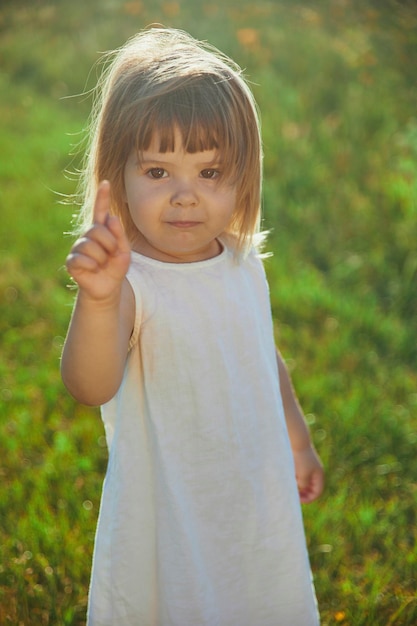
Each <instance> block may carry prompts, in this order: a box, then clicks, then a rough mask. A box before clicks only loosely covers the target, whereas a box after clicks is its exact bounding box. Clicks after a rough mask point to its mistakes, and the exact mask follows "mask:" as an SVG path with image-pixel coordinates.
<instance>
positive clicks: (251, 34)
mask: <svg viewBox="0 0 417 626" xmlns="http://www.w3.org/2000/svg"><path fill="white" fill-rule="evenodd" d="M151 23H160V24H164V25H166V26H175V27H179V28H183V29H185V30H187V31H189V32H190V33H191V34H192V35H194V36H195V37H198V38H202V39H207V40H209V41H210V42H211V43H212V44H214V45H216V46H218V47H219V48H221V49H222V50H223V51H224V52H226V53H227V54H229V55H230V56H232V57H233V58H234V59H235V60H236V61H237V62H238V63H239V64H240V65H241V66H242V67H243V68H245V73H246V75H247V76H248V77H249V79H250V81H251V83H252V87H253V91H254V92H255V95H256V98H257V100H258V103H259V105H260V108H261V112H262V126H263V138H264V147H265V185H264V227H265V228H267V229H269V230H270V231H271V234H270V237H269V243H268V249H269V250H270V251H271V252H273V256H272V257H271V258H270V259H268V260H267V261H266V268H267V272H268V276H269V279H270V284H271V299H272V307H273V314H274V319H275V322H276V333H277V341H278V343H279V345H280V348H281V350H282V352H283V355H284V357H285V358H286V360H287V363H288V366H289V368H290V370H291V372H292V376H293V380H294V383H295V386H296V389H297V392H298V395H299V397H300V400H301V402H302V405H303V407H304V410H305V412H306V415H307V419H308V422H309V424H310V427H311V431H312V436H313V439H314V442H315V445H316V447H317V449H318V451H319V453H320V455H321V457H322V459H323V461H324V463H325V466H326V472H327V488H326V492H325V494H324V495H323V496H322V498H321V499H320V500H319V501H318V502H316V503H314V504H312V505H309V506H306V507H304V518H305V525H306V533H307V539H308V544H309V550H310V556H311V563H312V568H313V574H314V577H315V583H316V590H317V596H318V600H319V605H320V610H321V615H322V623H323V625H330V624H341V625H343V626H347V625H350V626H361V625H365V624H368V625H372V626H375V625H377V626H379V625H383V626H387V625H394V624H395V625H400V624H401V625H412V624H416V623H417V598H416V572H417V547H416V491H417V462H416V446H417V388H416V383H417V373H416V361H417V344H416V330H417V317H416V316H417V246H416V241H417V173H416V164H417V114H416V95H417V88H416V67H417V3H416V2H407V1H405V0H404V1H403V2H400V1H394V0H386V1H385V2H379V1H377V0H374V1H373V2H372V1H371V0H322V1H320V2H318V1H317V2H314V1H313V2H307V1H301V0H270V1H267V0H257V1H256V2H250V1H248V0H239V1H237V0H236V1H233V0H222V2H216V0H212V1H211V2H205V1H197V0H178V1H161V0H152V2H151V1H150V0H131V1H127V2H124V1H122V0H100V1H98V0H88V2H86V1H85V0H72V1H71V2H64V0H55V1H53V0H49V1H48V0H1V4H0V154H1V156H0V208H1V215H2V220H1V221H2V225H1V228H0V329H1V330H0V332H1V352H0V623H1V624H12V625H16V626H17V625H18V626H21V625H25V626H26V625H28V624H30V625H32V624H33V625H38V624H39V625H53V626H56V625H77V626H80V625H82V624H85V609H86V598H87V591H88V582H89V574H90V561H91V554H92V547H93V539H94V531H95V526H96V520H97V514H98V507H99V499H100V491H101V483H102V480H103V477H104V472H105V468H106V460H107V451H106V446H105V440H104V432H103V428H102V425H101V422H100V418H99V413H98V410H96V409H86V408H84V407H81V406H77V405H76V404H75V403H74V402H73V401H72V400H71V398H70V397H69V396H68V394H67V393H66V391H65V389H64V388H63V385H62V383H61V380H60V374H59V358H60V352H61V349H62V344H63V337H64V336H65V333H66V328H67V325H68V321H69V316H70V313H71V306H72V302H73V298H74V292H73V291H72V290H71V289H69V288H68V285H69V280H68V277H67V275H66V272H65V270H64V268H63V264H64V261H65V257H66V254H67V251H68V249H69V247H70V245H71V237H70V236H68V235H65V233H66V232H68V231H69V230H70V228H71V219H72V215H73V213H74V212H75V210H76V207H75V206H74V205H73V204H71V202H70V201H68V200H70V197H71V194H73V193H74V192H75V190H76V180H77V175H76V173H77V169H78V168H79V166H80V161H81V153H80V145H81V147H82V140H83V137H84V136H85V129H86V128H87V123H88V114H89V110H90V106H91V97H90V96H91V94H90V93H89V91H90V90H91V88H92V87H93V86H94V84H95V82H96V80H97V76H98V74H99V71H100V65H99V60H100V57H101V53H102V52H104V51H106V50H109V49H113V48H115V47H118V46H120V45H122V44H123V43H124V42H125V40H126V39H127V38H128V37H130V36H131V35H133V34H134V33H135V32H137V31H138V30H139V29H141V28H143V27H145V26H147V25H149V24H151ZM97 63H98V65H97ZM179 575H180V572H179ZM184 626H186V625H184ZM187 626H188V625H187ZM236 626H238V625H236ZM254 626H256V625H254Z"/></svg>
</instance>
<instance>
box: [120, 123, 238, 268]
mask: <svg viewBox="0 0 417 626" xmlns="http://www.w3.org/2000/svg"><path fill="white" fill-rule="evenodd" d="M124 182H125V200H126V202H127V205H128V208H129V212H130V215H131V217H132V220H133V222H134V224H135V225H136V228H137V230H138V236H137V238H136V239H135V241H134V242H133V246H132V247H133V249H134V250H135V251H136V252H139V253H140V254H143V255H145V256H148V257H151V258H153V259H156V260H158V261H166V262H170V263H190V262H192V261H203V260H205V259H210V258H211V257H214V256H216V255H218V254H219V253H220V251H221V246H220V244H219V242H218V240H217V237H219V235H221V233H222V232H223V231H224V230H226V228H227V226H228V225H229V223H230V220H231V217H232V214H233V212H234V209H235V203H236V187H235V185H232V184H230V183H229V182H228V181H226V180H225V179H224V176H223V175H222V165H221V163H220V161H219V157H218V154H217V152H216V151H215V150H206V151H204V152H196V153H189V152H185V151H184V149H183V147H182V141H181V137H180V135H179V133H178V132H177V133H176V136H175V150H174V151H173V152H164V153H161V152H159V138H158V137H155V138H154V140H153V142H152V143H151V145H150V146H149V149H148V150H146V151H144V152H143V153H142V155H141V158H140V159H139V158H138V155H137V153H136V151H133V152H132V153H131V155H130V157H129V158H128V160H127V163H126V166H125V171H124Z"/></svg>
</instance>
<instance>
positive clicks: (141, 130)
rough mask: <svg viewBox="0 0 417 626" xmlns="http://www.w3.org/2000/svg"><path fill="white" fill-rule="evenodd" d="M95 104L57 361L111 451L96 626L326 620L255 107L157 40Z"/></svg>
mask: <svg viewBox="0 0 417 626" xmlns="http://www.w3.org/2000/svg"><path fill="white" fill-rule="evenodd" d="M100 93H101V97H100V100H99V101H97V102H96V107H95V114H96V115H95V119H94V120H93V124H92V141H91V146H90V150H89V153H88V161H87V165H86V169H85V202H84V206H83V210H82V216H81V226H80V230H81V232H82V233H83V234H82V236H81V237H80V238H79V239H78V241H77V242H76V243H75V244H74V246H73V248H72V250H71V252H70V254H69V256H68V258H67V268H68V272H69V273H70V275H71V276H72V278H73V279H74V280H75V281H76V283H77V284H78V288H79V289H78V296H77V300H76V304H75V308H74V312H73V316H72V320H71V324H70V328H69V331H68V336H67V339H66V343H65V347H64V351H63V356H62V376H63V379H64V382H65V384H66V386H67V387H68V389H69V391H70V392H71V393H72V394H73V395H74V397H75V398H76V399H77V400H79V401H80V402H82V403H85V404H89V405H102V417H103V421H104V425H105V430H106V436H107V443H108V447H109V464H108V470H107V475H106V479H105V482H104V487H103V495H102V503H101V511H100V516H99V522H98V529H97V537H96V544H95V552H94V560H93V570H92V578H91V588H90V596H89V609H88V624H89V625H90V626H110V625H112V626H313V625H316V624H318V614H317V608H316V601H315V596H314V590H313V586H312V582H311V574H310V567H309V562H308V556H307V551H306V545H305V538H304V531H303V525H302V517H301V507H300V503H299V502H300V499H301V502H310V501H312V500H314V499H315V498H316V497H318V496H319V495H320V493H321V491H322V487H323V472H322V466H321V463H320V461H319V459H318V456H317V454H316V452H315V450H314V448H313V446H312V444H311V441H310V437H309V434H308V430H307V427H306V424H305V421H304V418H303V415H302V413H301V410H300V408H299V405H298V403H297V400H296V397H295V395H294V392H293V390H292V385H291V382H290V380H289V377H288V373H287V370H286V368H285V366H284V364H283V361H282V359H281V357H280V355H279V354H278V353H277V352H276V350H275V346H274V339H273V326H272V319H271V312H270V304H269V295H268V287H267V283H266V279H265V275H264V270H263V266H262V263H261V261H260V259H259V254H258V253H257V251H256V245H255V244H256V234H257V231H258V226H259V213H260V188H261V142H260V137H259V123H258V118H257V113H256V106H255V103H254V100H253V97H252V95H251V92H250V90H249V89H248V87H247V84H246V83H245V81H244V79H243V78H242V75H241V73H240V70H239V68H238V67H237V66H236V65H235V64H234V63H233V62H232V61H230V60H229V59H227V58H226V57H224V56H223V55H221V54H220V53H219V52H218V51H216V50H214V49H213V48H211V47H209V46H208V45H205V44H202V43H201V42H197V41H196V40H194V39H193V38H192V37H190V36H188V35H187V34H185V33H183V32H181V31H176V30H170V29H160V28H155V29H150V30H147V31H144V32H142V33H140V34H139V35H137V36H136V37H134V38H133V39H132V40H130V41H129V42H128V43H127V44H126V45H125V46H124V47H123V48H121V49H120V50H118V51H117V53H116V54H115V56H114V58H113V60H112V63H111V64H110V66H109V68H108V70H107V71H106V72H105V74H104V78H103V80H102V82H101V92H100ZM297 486H298V489H297Z"/></svg>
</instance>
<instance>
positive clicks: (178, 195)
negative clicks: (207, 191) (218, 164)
mask: <svg viewBox="0 0 417 626" xmlns="http://www.w3.org/2000/svg"><path fill="white" fill-rule="evenodd" d="M171 204H172V205H173V206H176V207H193V206H196V205H197V204H198V194H197V190H196V188H195V186H194V185H193V183H192V182H191V181H188V180H179V181H176V182H175V185H174V188H173V190H172V196H171Z"/></svg>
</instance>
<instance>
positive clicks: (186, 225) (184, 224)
mask: <svg viewBox="0 0 417 626" xmlns="http://www.w3.org/2000/svg"><path fill="white" fill-rule="evenodd" d="M168 224H169V225H170V226H172V227H173V228H180V229H185V230H186V229H187V228H194V227H195V226H199V225H200V224H201V222H191V221H175V222H168Z"/></svg>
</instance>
